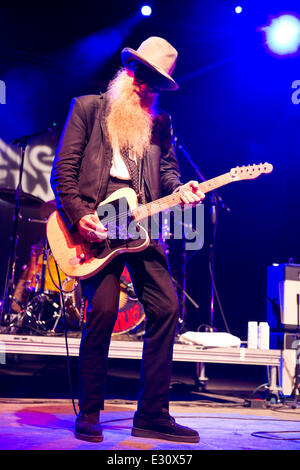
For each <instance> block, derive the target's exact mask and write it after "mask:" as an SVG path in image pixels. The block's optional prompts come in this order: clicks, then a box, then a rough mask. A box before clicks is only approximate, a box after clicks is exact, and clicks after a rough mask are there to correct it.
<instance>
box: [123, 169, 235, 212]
mask: <svg viewBox="0 0 300 470" xmlns="http://www.w3.org/2000/svg"><path fill="white" fill-rule="evenodd" d="M232 181H233V178H232V177H231V175H230V173H225V174H224V175H220V176H217V177H215V178H212V179H210V180H208V181H204V182H203V183H200V184H199V189H200V191H202V192H203V193H208V192H209V191H213V190H214V189H216V188H220V187H221V186H224V185H225V184H228V183H231V182H232ZM180 203H181V198H180V194H179V193H178V192H177V193H176V192H175V193H172V194H170V195H169V196H165V197H162V198H160V199H157V200H156V201H152V202H148V203H147V204H144V205H141V206H138V207H136V208H135V209H133V211H132V214H133V216H134V218H135V220H137V221H140V220H143V219H145V218H146V217H150V216H151V215H154V214H158V213H159V212H164V211H165V210H167V209H170V208H171V207H174V206H177V205H178V204H180Z"/></svg>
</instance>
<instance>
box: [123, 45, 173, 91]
mask: <svg viewBox="0 0 300 470" xmlns="http://www.w3.org/2000/svg"><path fill="white" fill-rule="evenodd" d="M177 57H178V52H177V51H176V49H175V48H174V47H173V46H172V45H171V44H170V43H169V42H168V41H166V40H165V39H163V38H160V37H157V36H151V37H150V38H148V39H146V40H145V41H143V42H142V44H141V45H140V46H139V48H138V49H137V50H136V51H135V50H134V49H131V48H130V47H125V49H123V50H122V52H121V60H122V63H123V65H124V67H127V68H133V67H134V65H135V64H136V63H137V62H138V63H142V64H144V65H145V66H146V67H149V68H150V69H152V70H154V71H156V72H158V73H159V74H160V75H161V76H162V77H163V78H165V80H163V81H162V83H163V89H165V90H169V91H172V90H177V89H178V88H179V87H178V85H177V83H176V82H175V80H174V79H173V78H172V77H171V75H172V73H173V70H174V68H175V65H176V61H177Z"/></svg>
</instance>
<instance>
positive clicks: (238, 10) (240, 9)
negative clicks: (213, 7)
mask: <svg viewBox="0 0 300 470" xmlns="http://www.w3.org/2000/svg"><path fill="white" fill-rule="evenodd" d="M234 11H235V12H236V13H237V14H239V13H242V11H243V9H242V7H241V6H237V7H235V9H234Z"/></svg>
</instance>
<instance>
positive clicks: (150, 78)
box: [133, 65, 165, 93]
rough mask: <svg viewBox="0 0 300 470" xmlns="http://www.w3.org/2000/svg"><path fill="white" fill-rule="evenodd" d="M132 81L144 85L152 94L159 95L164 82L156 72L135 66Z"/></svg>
mask: <svg viewBox="0 0 300 470" xmlns="http://www.w3.org/2000/svg"><path fill="white" fill-rule="evenodd" d="M133 73H134V79H135V81H136V83H138V84H139V85H140V84H144V83H145V84H146V85H147V87H148V88H149V90H150V92H152V93H159V92H160V91H161V90H163V89H164V83H165V81H164V80H163V79H162V78H161V77H160V76H159V74H158V73H157V72H154V71H152V70H151V69H149V68H148V67H142V66H140V65H137V66H135V67H134V68H133Z"/></svg>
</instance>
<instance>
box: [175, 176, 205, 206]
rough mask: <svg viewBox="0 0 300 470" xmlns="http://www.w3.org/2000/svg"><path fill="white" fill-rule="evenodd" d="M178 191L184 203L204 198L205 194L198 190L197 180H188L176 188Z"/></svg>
mask: <svg viewBox="0 0 300 470" xmlns="http://www.w3.org/2000/svg"><path fill="white" fill-rule="evenodd" d="M176 192H179V194H180V198H181V200H182V202H183V203H184V204H195V203H197V202H200V201H202V200H203V199H204V198H205V194H204V193H202V192H201V191H200V190H199V183H198V182H197V181H189V182H188V183H186V184H183V185H182V186H180V187H179V188H177V189H176Z"/></svg>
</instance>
